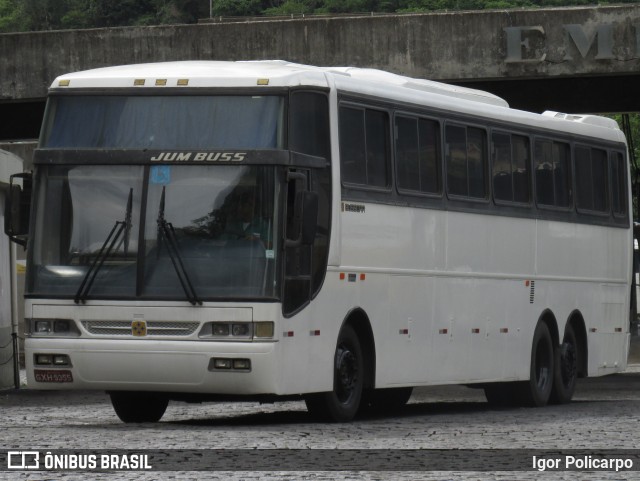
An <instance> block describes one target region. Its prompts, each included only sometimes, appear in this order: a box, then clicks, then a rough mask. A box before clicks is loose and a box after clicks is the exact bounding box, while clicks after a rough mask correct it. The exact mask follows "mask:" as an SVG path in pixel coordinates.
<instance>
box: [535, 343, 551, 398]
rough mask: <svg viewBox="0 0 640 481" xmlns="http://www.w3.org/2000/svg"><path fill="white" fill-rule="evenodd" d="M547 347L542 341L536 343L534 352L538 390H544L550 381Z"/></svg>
mask: <svg viewBox="0 0 640 481" xmlns="http://www.w3.org/2000/svg"><path fill="white" fill-rule="evenodd" d="M549 358H550V356H549V349H548V346H546V345H545V344H544V343H540V344H538V349H537V353H536V373H537V379H536V380H537V385H538V389H539V390H540V391H544V390H545V388H546V386H547V384H548V383H549V382H550V381H551V363H550V359H549Z"/></svg>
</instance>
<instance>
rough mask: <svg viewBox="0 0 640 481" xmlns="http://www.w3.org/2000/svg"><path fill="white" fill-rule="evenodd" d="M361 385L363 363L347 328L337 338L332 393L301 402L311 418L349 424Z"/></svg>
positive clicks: (356, 336)
mask: <svg viewBox="0 0 640 481" xmlns="http://www.w3.org/2000/svg"><path fill="white" fill-rule="evenodd" d="M363 385H364V362H363V356H362V347H361V345H360V339H359V338H358V335H357V334H356V332H355V331H354V330H353V328H352V327H351V326H344V327H343V328H342V331H341V332H340V335H339V336H338V343H337V345H336V352H335V356H334V368H333V391H330V392H326V393H319V394H311V395H309V396H307V397H306V398H305V402H306V404H307V409H308V410H309V412H310V413H311V414H313V415H315V416H318V417H320V418H323V419H327V420H330V421H337V422H346V421H351V420H352V419H353V418H354V417H355V415H356V413H357V412H358V409H359V407H360V401H361V399H362V388H363Z"/></svg>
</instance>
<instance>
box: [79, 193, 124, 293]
mask: <svg viewBox="0 0 640 481" xmlns="http://www.w3.org/2000/svg"><path fill="white" fill-rule="evenodd" d="M132 204H133V188H131V189H129V198H128V199H127V209H126V213H125V216H124V221H121V220H117V221H116V223H115V224H114V225H113V228H112V229H111V232H109V235H108V236H107V238H106V239H105V241H104V243H103V244H102V247H101V248H100V251H99V252H98V255H97V256H96V258H95V259H94V260H93V264H91V267H89V270H88V271H87V273H86V274H85V276H84V278H83V279H82V283H81V284H80V287H79V288H78V291H77V292H76V296H75V297H74V299H73V301H74V302H75V303H76V304H79V303H80V302H82V303H83V304H84V303H85V302H86V300H87V297H88V296H89V291H90V290H91V287H92V286H93V281H95V279H96V276H97V275H98V271H99V270H100V269H101V268H102V266H103V264H104V261H106V260H107V258H108V257H109V255H110V254H111V251H113V248H114V247H115V245H116V242H118V239H120V236H122V234H123V233H124V239H123V240H122V242H124V255H125V257H126V255H127V252H128V250H129V234H130V232H131V209H132ZM119 247H120V246H118V248H119Z"/></svg>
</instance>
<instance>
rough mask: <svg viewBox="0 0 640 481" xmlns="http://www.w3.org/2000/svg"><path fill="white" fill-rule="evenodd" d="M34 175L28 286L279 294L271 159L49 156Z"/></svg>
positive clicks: (187, 294)
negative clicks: (176, 161) (76, 160)
mask: <svg viewBox="0 0 640 481" xmlns="http://www.w3.org/2000/svg"><path fill="white" fill-rule="evenodd" d="M38 177H39V181H38V186H37V187H36V197H35V202H36V205H35V215H36V219H35V222H36V224H37V225H38V229H36V230H35V236H34V239H33V249H32V255H31V256H32V258H31V262H30V267H29V268H30V269H31V271H30V273H31V275H30V282H29V285H28V286H27V291H28V294H31V295H33V296H51V297H75V298H76V301H77V300H78V298H81V300H85V299H89V298H103V299H108V298H141V299H167V300H172V299H187V300H191V297H195V298H198V299H203V300H207V299H218V298H224V299H229V298H252V299H254V298H276V297H277V295H278V294H277V293H278V285H277V275H276V268H275V262H276V255H277V252H278V248H277V245H276V243H277V239H278V237H277V236H276V232H277V231H278V218H277V211H278V209H277V208H276V207H275V206H276V205H277V204H276V202H277V198H278V196H279V189H280V188H279V186H278V185H277V183H276V181H275V178H276V175H275V171H274V169H273V167H271V168H268V167H262V166H249V165H242V166H236V165H233V166H229V165H213V166H212V165H171V166H169V165H154V166H148V167H144V166H140V165H112V166H103V165H65V166H61V165H57V166H42V167H41V171H40V172H39V176H38ZM185 281H186V282H185ZM185 284H187V285H189V284H190V285H191V286H192V288H188V287H185ZM87 285H88V287H87Z"/></svg>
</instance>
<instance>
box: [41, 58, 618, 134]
mask: <svg viewBox="0 0 640 481" xmlns="http://www.w3.org/2000/svg"><path fill="white" fill-rule="evenodd" d="M257 86H264V87H295V86H314V87H325V88H328V87H333V86H335V87H336V88H337V89H338V90H339V91H342V92H348V93H352V94H356V95H358V94H359V95H366V96H370V97H378V98H380V99H388V100H391V101H393V102H404V103H407V104H418V105H424V106H428V107H431V108H435V109H439V110H444V111H454V112H460V113H463V114H467V115H473V116H477V117H485V118H490V119H494V120H498V121H504V122H514V123H516V124H518V123H519V124H522V125H524V126H532V127H537V128H543V129H550V130H556V131H563V132H567V133H573V134H578V135H586V136H592V137H599V138H604V139H608V140H611V141H615V142H625V138H624V135H623V134H622V132H621V131H620V129H619V127H618V125H617V123H616V122H615V121H614V120H612V119H608V118H606V117H600V116H594V115H571V114H560V113H557V112H545V113H544V114H542V115H540V114H535V113H531V112H524V111H520V110H516V109H510V108H509V105H508V103H507V102H506V101H505V100H503V99H501V98H500V97H497V96H495V95H493V94H491V93H488V92H483V91H481V90H475V89H470V88H466V87H460V86H454V85H449V84H445V83H441V82H434V81H430V80H423V79H416V78H411V77H406V76H403V75H397V74H394V73H390V72H385V71H382V70H376V69H369V68H357V67H315V66H309V65H302V64H296V63H290V62H286V61H283V60H259V61H239V62H228V61H181V62H160V63H148V64H137V65H121V66H114V67H105V68H99V69H94V70H85V71H82V72H75V73H69V74H64V75H62V76H60V77H58V78H56V79H55V81H54V82H53V84H52V85H51V88H52V89H55V90H56V91H59V89H61V88H63V89H74V88H98V89H111V88H127V87H128V88H132V87H136V88H145V89H146V88H163V87H164V88H167V87H193V88H202V87H226V88H243V87H257Z"/></svg>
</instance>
